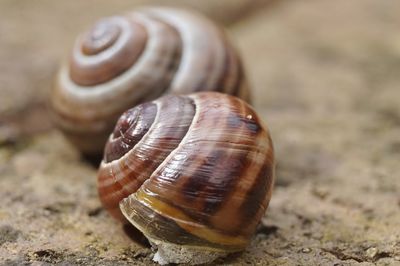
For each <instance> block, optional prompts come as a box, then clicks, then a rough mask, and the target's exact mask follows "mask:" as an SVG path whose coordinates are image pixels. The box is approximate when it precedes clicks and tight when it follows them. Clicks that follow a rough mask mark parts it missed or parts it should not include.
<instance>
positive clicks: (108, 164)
mask: <svg viewBox="0 0 400 266" xmlns="http://www.w3.org/2000/svg"><path fill="white" fill-rule="evenodd" d="M273 180H274V153H273V146H272V140H271V138H270V135H269V133H268V131H267V129H266V128H265V127H264V126H263V125H262V123H261V122H260V120H259V118H258V116H257V114H256V113H255V112H254V111H253V110H252V108H251V107H250V106H249V105H248V104H246V103H245V102H244V101H242V100H240V99H239V98H237V97H233V96H229V95H226V94H221V93H216V92H202V93H195V94H190V95H187V96H164V97H162V98H160V99H158V100H155V101H153V102H148V103H145V104H142V105H139V106H137V107H135V108H133V109H130V110H128V111H127V112H125V113H124V114H123V115H122V116H121V118H120V119H119V121H118V122H117V125H116V128H115V130H114V132H113V133H112V134H111V136H110V138H109V140H108V142H107V144H106V148H105V154H104V159H103V161H102V163H101V166H100V169H99V173H98V191H99V196H100V199H101V201H102V204H103V206H104V207H105V208H106V209H107V210H108V211H109V212H110V213H111V214H112V215H113V216H114V217H116V218H118V219H121V220H124V218H123V217H125V218H126V219H128V220H129V221H130V222H131V223H132V224H133V225H134V226H136V227H137V228H138V229H139V230H141V231H142V232H143V233H144V234H145V235H146V236H147V238H149V239H150V240H152V241H167V242H169V243H174V244H179V245H189V246H200V247H207V248H214V249H223V250H241V249H243V248H244V247H245V246H246V245H247V243H248V241H249V239H250V238H251V236H252V234H253V233H254V231H255V229H256V226H257V224H258V223H259V221H260V219H261V217H262V216H263V214H264V212H265V210H266V208H267V206H268V203H269V200H270V197H271V192H272V187H273ZM121 212H122V213H121Z"/></svg>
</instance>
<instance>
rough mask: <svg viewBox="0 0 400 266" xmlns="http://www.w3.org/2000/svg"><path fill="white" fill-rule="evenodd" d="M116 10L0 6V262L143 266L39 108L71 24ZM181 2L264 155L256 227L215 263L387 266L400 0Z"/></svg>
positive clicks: (396, 255)
mask: <svg viewBox="0 0 400 266" xmlns="http://www.w3.org/2000/svg"><path fill="white" fill-rule="evenodd" d="M128 2H129V1H116V2H115V4H113V5H112V6H110V5H109V4H107V3H108V1H99V2H98V3H99V4H96V9H93V7H91V6H92V4H93V3H92V2H86V1H85V2H84V1H81V2H79V3H78V2H77V1H65V2H62V3H61V2H60V3H59V2H57V4H55V3H54V2H53V1H35V2H34V3H33V2H32V3H31V2H16V1H3V2H1V3H0V12H1V17H2V23H1V24H0V32H1V33H2V34H1V35H2V41H1V42H0V47H1V49H0V66H1V68H2V72H1V73H0V83H1V84H2V89H1V90H0V103H1V104H0V108H1V109H0V198H1V199H2V200H1V202H0V265H1V264H4V265H21V264H29V263H32V264H39V265H40V264H41V263H43V264H45V263H50V264H60V265H78V264H79V265H98V264H101V265H128V264H133V263H134V264H135V265H152V262H151V256H152V252H151V251H150V249H149V248H148V246H147V243H146V242H145V241H144V239H143V238H142V237H141V236H140V234H138V233H137V232H136V231H135V230H134V229H133V228H131V227H122V226H121V225H120V224H118V223H117V222H116V221H114V220H113V219H112V218H110V217H109V216H108V215H107V214H106V213H105V212H104V211H103V210H102V208H101V206H100V203H99V201H98V198H97V193H96V187H95V186H96V184H95V182H96V181H95V176H96V169H95V168H94V167H93V166H91V165H90V164H88V163H86V162H85V161H84V160H82V158H80V157H79V154H78V153H77V151H75V150H74V148H73V147H72V146H71V145H70V144H68V143H67V142H66V140H65V139H64V138H63V136H62V135H61V134H60V133H59V132H58V131H56V130H54V129H51V126H50V125H49V124H48V122H46V121H47V119H46V117H47V112H46V109H45V108H44V107H43V102H45V98H46V96H47V91H48V88H49V87H50V86H51V83H52V76H53V74H54V73H55V70H56V66H57V64H58V61H59V60H60V58H62V56H63V54H64V53H65V51H66V50H67V48H68V47H69V45H70V44H71V42H72V40H73V38H74V35H75V34H76V33H77V32H79V31H80V30H79V28H82V27H85V26H86V25H88V24H89V23H91V22H92V21H94V19H95V18H97V17H99V16H101V15H106V14H112V13H115V12H118V11H119V10H123V9H124V8H125V7H126V6H128ZM215 2H218V3H215ZM96 3H97V2H96ZM137 3H139V1H137ZM178 3H182V1H181V2H179V1H178ZM185 3H186V1H185ZM188 5H192V6H195V7H198V8H200V9H201V10H203V11H205V12H206V13H207V14H209V15H211V16H214V17H218V18H219V20H220V21H223V22H224V23H225V24H226V25H228V27H229V31H230V34H231V35H232V37H233V38H234V39H236V40H237V43H238V45H237V46H238V47H239V48H240V50H241V52H242V54H243V57H244V61H245V63H246V65H247V66H248V74H249V77H250V80H251V83H252V85H253V86H254V95H256V97H254V98H255V103H256V109H257V110H258V111H259V112H260V114H261V115H262V117H263V118H264V120H265V121H267V122H268V124H269V127H270V128H271V131H272V136H273V139H274V143H275V148H276V151H277V161H278V165H277V182H276V189H275V191H274V193H273V197H272V201H271V206H270V208H269V210H268V213H267V215H266V216H265V218H264V219H263V224H262V225H261V226H260V227H259V229H258V231H257V234H256V236H255V237H254V240H253V242H252V244H251V246H250V247H249V248H248V249H247V250H246V251H245V252H243V253H242V254H238V255H233V256H230V257H228V258H227V259H225V260H221V261H219V262H221V263H226V264H230V265H244V264H249V265H255V264H257V265H296V264H297V265H334V264H337V265H353V264H358V263H359V264H360V265H396V264H399V263H400V183H399V181H398V180H399V172H400V165H399V161H400V139H399V136H400V90H399V86H400V75H399V73H400V37H399V34H398V28H399V27H398V26H399V25H400V16H398V10H400V2H399V1H397V0H387V1H374V0H354V1H329V0H313V1H310V0H298V1H277V2H275V3H274V5H265V4H264V2H263V1H257V2H256V3H255V5H256V8H254V7H253V8H250V6H252V5H250V4H248V3H247V1H233V2H229V3H228V1H222V2H220V1H204V3H203V1H201V4H200V3H199V1H197V2H196V3H195V2H194V1H193V2H190V3H189V4H188ZM225 5H229V7H228V8H225V7H224V6H225ZM245 6H246V7H247V8H245ZM88 8H92V9H93V10H92V11H93V12H91V13H88V15H87V16H82V13H81V11H80V10H81V9H88ZM240 9H243V10H244V9H246V10H247V11H246V12H243V13H246V14H241V12H238V11H237V10H240ZM217 10H226V11H225V12H222V11H220V12H218V11H217ZM220 14H221V15H220ZM21 17H22V18H23V19H20V18H21ZM60 28H61V29H62V30H60ZM4 36H5V37H4ZM21 117H23V118H21Z"/></svg>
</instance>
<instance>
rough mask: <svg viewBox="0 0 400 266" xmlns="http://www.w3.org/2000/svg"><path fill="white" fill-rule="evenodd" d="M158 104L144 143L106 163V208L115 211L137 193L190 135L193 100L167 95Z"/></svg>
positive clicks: (102, 180) (102, 190)
mask: <svg viewBox="0 0 400 266" xmlns="http://www.w3.org/2000/svg"><path fill="white" fill-rule="evenodd" d="M155 103H156V104H157V105H158V108H159V110H158V115H157V117H156V118H155V120H154V122H153V125H152V127H151V128H150V129H149V131H147V133H146V134H145V135H144V136H143V137H142V139H141V140H140V142H138V143H137V144H136V145H135V146H134V147H133V148H132V149H131V150H130V151H129V152H128V153H127V154H126V155H125V156H124V158H121V159H119V160H115V161H112V162H111V163H108V164H106V163H102V166H101V168H100V170H99V174H98V182H99V183H98V190H99V195H100V198H101V200H102V202H103V204H104V205H105V206H106V208H109V209H115V208H116V207H117V206H118V203H119V201H121V200H122V199H123V198H125V197H127V196H129V195H130V194H132V193H134V192H135V191H136V190H137V189H138V188H139V187H140V186H141V185H142V183H143V182H144V181H145V180H146V179H148V178H149V177H150V175H151V173H152V172H154V171H155V169H156V168H157V167H158V166H159V164H160V163H162V162H163V161H164V159H165V158H166V157H167V156H168V155H169V154H170V152H171V151H173V150H174V149H175V148H176V147H177V146H178V145H179V143H180V142H181V140H182V138H183V137H184V136H185V135H186V133H187V130H188V128H189V126H190V124H191V122H192V119H193V116H194V113H195V106H194V104H193V101H192V100H191V99H190V98H187V97H180V96H167V97H164V98H162V99H161V100H158V101H156V102H155ZM177 113H178V114H180V116H176V114H177ZM122 190H123V191H122ZM121 191H122V192H121ZM115 194H118V197H115Z"/></svg>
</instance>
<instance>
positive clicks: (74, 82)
mask: <svg viewBox="0 0 400 266" xmlns="http://www.w3.org/2000/svg"><path fill="white" fill-rule="evenodd" d="M196 91H220V92H224V93H228V94H231V95H235V96H238V97H240V98H242V99H244V100H246V101H249V91H248V87H247V85H246V79H245V76H244V73H243V69H242V64H241V62H240V59H239V56H238V54H237V52H236V51H235V49H234V48H233V47H232V45H231V43H230V42H229V40H228V39H227V36H226V35H225V33H224V31H223V30H222V29H221V28H219V27H217V26H216V25H215V24H213V23H212V22H211V21H209V20H208V19H206V18H205V17H203V16H202V15H200V14H198V13H195V12H189V11H185V10H181V9H173V8H156V7H154V8H143V9H139V10H137V11H134V12H131V13H128V14H125V15H121V16H114V17H109V18H104V19H102V20H100V21H98V22H97V23H96V24H95V25H94V26H93V27H92V29H90V30H89V31H88V32H86V33H84V34H83V35H82V36H80V37H79V38H78V39H77V40H76V42H75V45H74V47H73V51H72V53H71V56H70V59H69V62H67V64H65V65H63V66H62V68H61V70H60V72H59V75H58V78H57V81H56V85H55V86H54V89H53V95H52V98H51V102H52V107H53V110H54V116H55V119H54V120H55V122H56V123H57V124H58V126H59V127H60V128H61V129H62V130H63V131H64V132H65V134H66V135H67V136H68V137H69V139H70V140H71V141H72V142H73V143H74V144H75V145H76V146H77V147H78V148H79V149H80V150H81V151H82V152H83V153H86V154H98V153H101V152H102V151H103V148H104V144H105V142H106V140H107V137H108V135H109V134H110V133H111V132H112V129H113V128H114V126H115V122H116V121H117V119H118V117H119V116H120V115H121V114H122V112H124V111H125V110H127V109H129V108H132V107H133V106H135V105H137V104H139V103H142V102H146V101H149V100H153V99H155V98H157V97H159V96H161V95H163V94H167V93H171V94H187V93H192V92H196Z"/></svg>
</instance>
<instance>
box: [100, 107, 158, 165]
mask: <svg viewBox="0 0 400 266" xmlns="http://www.w3.org/2000/svg"><path fill="white" fill-rule="evenodd" d="M156 114H157V106H156V105H155V104H154V103H144V104H141V105H139V106H137V107H135V108H132V109H129V110H128V111H126V112H125V113H123V114H122V116H121V118H120V119H119V120H118V122H117V125H116V126H115V129H114V132H113V134H112V135H111V137H110V139H109V141H108V142H107V145H106V147H105V150H104V161H105V162H106V163H108V162H111V161H113V160H116V159H119V158H121V157H122V156H123V155H125V154H126V153H127V152H128V151H129V150H131V149H132V148H133V147H134V146H135V145H136V144H137V143H138V142H139V141H140V140H141V139H142V138H143V136H144V134H146V133H147V131H148V130H149V129H150V127H151V125H152V124H153V122H154V119H155V118H156Z"/></svg>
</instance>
